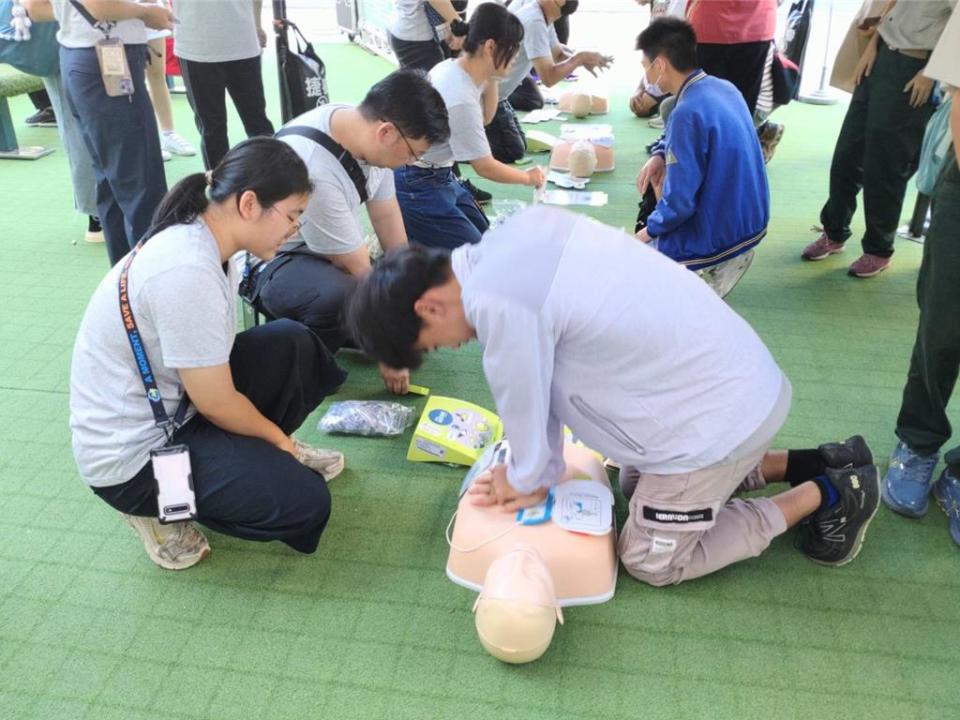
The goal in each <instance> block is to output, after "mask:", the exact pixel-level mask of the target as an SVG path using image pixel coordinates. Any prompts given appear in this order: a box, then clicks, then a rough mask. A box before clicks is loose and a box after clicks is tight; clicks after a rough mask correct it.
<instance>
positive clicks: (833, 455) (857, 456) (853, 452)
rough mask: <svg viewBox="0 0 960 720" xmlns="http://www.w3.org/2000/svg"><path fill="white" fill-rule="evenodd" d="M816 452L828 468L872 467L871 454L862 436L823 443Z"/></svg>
mask: <svg viewBox="0 0 960 720" xmlns="http://www.w3.org/2000/svg"><path fill="white" fill-rule="evenodd" d="M817 450H819V451H820V455H821V457H823V461H824V462H825V463H826V464H827V467H830V468H836V469H838V470H840V469H843V468H858V467H863V466H864V465H873V453H872V452H870V446H869V445H867V441H866V440H864V439H863V436H862V435H854V436H853V437H848V438H847V439H846V440H844V441H843V442H836V443H824V444H823V445H821V446H820V447H818V448H817Z"/></svg>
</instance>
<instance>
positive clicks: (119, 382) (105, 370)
mask: <svg viewBox="0 0 960 720" xmlns="http://www.w3.org/2000/svg"><path fill="white" fill-rule="evenodd" d="M122 266H123V261H121V262H119V263H117V264H116V265H115V266H114V267H113V269H112V270H110V272H109V273H107V276H106V277H105V278H104V279H103V281H102V282H101V283H100V285H99V286H98V287H97V289H96V290H95V291H94V293H93V298H92V299H91V300H90V304H89V305H88V306H87V310H86V312H85V313H84V316H83V321H82V322H81V323H80V330H79V332H78V333H77V342H76V344H75V345H74V348H73V361H72V363H71V368H70V429H71V431H72V433H73V455H74V458H75V459H76V461H77V467H78V469H79V471H80V477H82V478H83V480H84V482H86V483H87V484H89V485H92V486H95V487H102V486H107V485H117V484H120V483H123V482H126V481H127V480H130V479H131V478H132V477H133V476H134V475H136V474H137V472H139V471H140V469H141V468H142V467H143V466H144V465H146V463H147V462H148V461H149V459H150V450H152V449H153V448H156V447H159V446H160V445H162V444H163V442H164V434H163V431H162V430H161V429H159V428H158V427H157V426H156V425H155V423H154V419H153V412H152V411H151V409H150V405H149V403H148V402H147V399H146V397H145V396H144V389H143V381H142V380H141V379H140V373H139V372H138V371H137V365H136V363H135V362H134V359H133V352H132V351H131V350H130V344H129V341H128V340H127V334H126V332H125V331H124V329H123V323H122V321H121V318H120V308H119V301H118V297H119V296H118V286H117V284H118V280H119V277H120V269H121V267H122ZM238 282H239V281H238V277H237V274H236V271H235V269H234V268H233V266H232V264H228V270H227V272H224V269H223V266H222V264H221V261H220V250H219V248H218V246H217V241H216V240H215V239H214V237H213V235H212V234H211V233H210V231H209V230H208V229H207V227H206V225H205V224H203V222H201V221H198V222H196V223H194V224H192V225H176V226H174V227H171V228H168V229H166V230H164V231H163V232H161V233H159V234H157V235H155V236H154V237H152V238H150V240H149V241H148V242H147V243H146V244H145V245H144V246H143V249H142V250H140V252H139V253H138V254H137V257H136V258H134V261H133V264H132V265H131V267H130V275H129V292H130V307H131V309H132V311H133V316H134V318H135V319H136V322H137V326H138V328H139V330H140V335H141V337H142V339H143V346H144V348H145V349H146V353H147V358H148V359H149V361H150V365H151V367H152V369H153V372H154V375H155V376H156V381H157V387H158V388H159V390H160V396H161V398H162V399H163V404H164V407H165V408H166V410H167V414H168V415H169V416H170V417H171V418H172V417H173V415H174V413H175V412H176V409H177V404H178V403H179V402H180V397H181V396H182V394H183V388H182V386H181V385H180V378H179V376H178V375H177V369H178V368H198V367H212V366H216V365H222V364H224V363H226V362H228V361H229V359H230V351H231V349H232V348H233V340H234V335H235V334H236V318H237V311H236V297H237V285H238ZM195 413H196V410H195V408H193V406H191V407H190V410H189V411H188V414H187V417H188V418H189V417H193V415H194V414H195Z"/></svg>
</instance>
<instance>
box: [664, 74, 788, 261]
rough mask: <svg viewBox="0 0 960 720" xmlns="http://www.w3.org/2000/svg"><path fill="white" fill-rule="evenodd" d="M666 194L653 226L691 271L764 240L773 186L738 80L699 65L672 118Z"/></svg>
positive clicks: (667, 248)
mask: <svg viewBox="0 0 960 720" xmlns="http://www.w3.org/2000/svg"><path fill="white" fill-rule="evenodd" d="M654 154H660V155H662V156H663V157H664V160H665V162H666V169H667V174H666V181H665V182H664V186H663V197H661V198H660V202H658V203H657V207H656V209H655V210H654V211H653V212H652V213H650V217H649V218H648V220H647V231H648V232H649V233H650V236H651V238H653V239H655V240H656V241H657V247H658V248H659V250H660V252H662V253H663V254H664V255H666V256H668V257H670V258H673V259H674V260H676V261H677V262H679V263H681V264H682V265H686V266H687V267H688V268H689V269H691V270H699V269H700V268H705V267H709V266H711V265H716V264H717V263H720V262H723V261H724V260H729V259H730V258H732V257H736V256H737V255H740V254H741V253H744V252H746V251H747V250H749V249H750V248H752V247H754V246H755V245H756V244H757V243H759V242H760V241H761V240H762V239H763V236H764V235H765V234H766V229H767V223H768V221H769V220H770V190H769V188H768V186H767V171H766V168H765V166H764V163H763V154H762V153H761V151H760V142H759V140H758V139H757V132H756V129H755V128H754V126H753V121H752V119H751V118H750V113H749V112H748V110H747V106H746V103H744V101H743V97H742V96H741V95H740V91H739V90H737V88H736V87H734V86H733V85H732V84H731V83H729V82H727V81H726V80H721V79H720V78H715V77H711V76H709V75H707V74H706V73H705V72H703V71H702V70H696V71H694V72H693V73H691V74H690V76H689V77H688V78H687V79H686V81H684V84H683V87H681V88H680V92H679V93H678V94H677V105H676V107H675V108H674V110H673V112H672V113H671V114H670V117H669V119H668V120H667V128H666V136H665V140H664V143H663V145H662V147H661V148H660V149H659V150H654Z"/></svg>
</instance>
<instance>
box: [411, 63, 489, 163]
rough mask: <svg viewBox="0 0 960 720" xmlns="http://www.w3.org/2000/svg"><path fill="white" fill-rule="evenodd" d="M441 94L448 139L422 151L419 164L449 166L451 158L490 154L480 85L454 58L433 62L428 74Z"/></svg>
mask: <svg viewBox="0 0 960 720" xmlns="http://www.w3.org/2000/svg"><path fill="white" fill-rule="evenodd" d="M428 77H429V78H430V82H431V83H432V84H433V86H434V87H435V88H436V89H437V92H439V93H440V97H442V98H443V104H444V105H446V107H447V115H448V116H449V117H450V140H449V141H447V142H445V143H441V144H438V145H433V146H432V147H431V148H430V149H429V150H427V152H425V153H424V154H423V161H422V162H419V163H416V164H417V165H419V166H420V167H450V166H451V165H453V163H454V161H455V160H459V161H460V162H470V161H471V160H477V159H478V158H482V157H486V156H487V155H489V154H490V142H489V141H488V140H487V133H486V131H485V130H484V129H483V107H482V105H481V100H480V96H481V95H482V94H483V88H481V87H480V86H479V85H477V84H476V83H475V82H474V81H473V78H471V77H470V76H469V75H468V74H467V71H466V70H464V69H463V68H462V67H461V66H460V63H458V62H457V61H456V60H454V59H452V58H451V59H450V60H444V61H443V62H441V63H437V64H436V65H434V67H433V69H432V70H431V71H430V74H429V76H428Z"/></svg>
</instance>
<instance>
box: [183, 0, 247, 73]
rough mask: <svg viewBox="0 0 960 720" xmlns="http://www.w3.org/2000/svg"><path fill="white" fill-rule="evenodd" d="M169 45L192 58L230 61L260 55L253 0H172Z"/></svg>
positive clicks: (195, 60)
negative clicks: (172, 21) (171, 29)
mask: <svg viewBox="0 0 960 720" xmlns="http://www.w3.org/2000/svg"><path fill="white" fill-rule="evenodd" d="M173 14H174V15H176V17H177V20H179V22H178V23H176V24H175V25H174V26H173V47H174V53H175V54H176V56H177V57H180V58H183V59H185V60H192V61H193V62H205V63H214V62H230V61H232V60H248V59H249V58H253V57H257V56H258V55H260V51H261V49H260V41H259V40H258V39H257V28H258V27H259V26H260V18H258V17H256V16H255V15H254V12H253V0H173Z"/></svg>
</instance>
